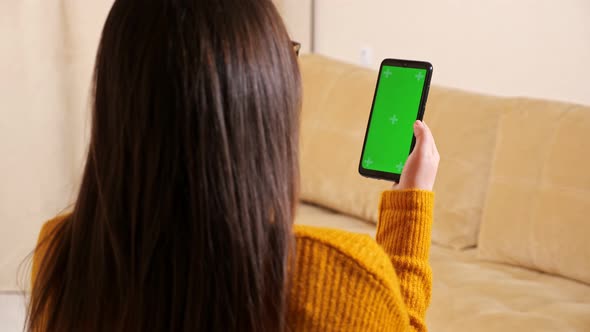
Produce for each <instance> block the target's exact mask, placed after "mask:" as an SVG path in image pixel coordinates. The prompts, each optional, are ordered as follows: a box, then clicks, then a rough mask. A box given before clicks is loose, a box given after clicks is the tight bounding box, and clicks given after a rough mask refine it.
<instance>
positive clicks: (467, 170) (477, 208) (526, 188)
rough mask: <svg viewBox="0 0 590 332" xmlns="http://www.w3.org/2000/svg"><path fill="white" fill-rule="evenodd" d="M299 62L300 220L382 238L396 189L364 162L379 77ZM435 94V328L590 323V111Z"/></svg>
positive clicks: (322, 61)
mask: <svg viewBox="0 0 590 332" xmlns="http://www.w3.org/2000/svg"><path fill="white" fill-rule="evenodd" d="M301 67H302V73H303V82H304V105H303V111H302V124H301V177H302V182H301V194H302V199H303V201H304V203H302V204H301V206H300V208H299V212H298V218H297V223H301V224H311V225H320V226H327V227H334V228H341V229H346V230H349V231H352V232H359V233H368V234H373V235H374V233H375V222H376V209H377V203H378V197H379V192H380V191H382V190H384V189H386V188H387V187H388V186H389V184H388V183H386V182H384V181H378V180H371V179H366V178H363V177H361V176H359V175H358V173H357V167H358V158H359V154H360V150H361V146H362V140H363V135H364V131H365V127H366V123H367V117H368V112H369V108H370V105H371V98H372V96H373V91H374V87H375V78H376V73H375V72H373V71H371V70H367V69H362V68H359V67H356V66H352V65H347V64H343V63H339V62H337V61H334V60H330V59H327V58H324V57H320V56H304V57H302V59H301ZM434 81H436V73H435V80H434ZM430 91H431V92H430V97H429V101H428V105H427V111H426V121H427V122H428V123H429V125H430V127H431V128H432V130H433V132H434V134H435V137H436V139H437V144H438V147H439V150H440V153H441V157H442V160H441V165H440V169H439V178H438V180H437V185H436V188H435V191H436V207H435V220H434V230H433V246H432V250H431V264H432V268H433V273H434V285H433V294H432V295H433V296H432V302H431V306H430V309H429V311H428V314H427V323H428V326H429V328H430V330H431V331H438V332H444V331H453V332H458V331H590V218H589V217H588V212H587V210H588V209H589V208H590V155H588V153H589V152H590V107H583V106H577V105H569V104H564V103H559V102H550V101H539V100H529V99H525V98H499V97H491V96H483V95H477V94H473V93H467V92H461V91H456V90H451V89H446V88H442V87H438V86H433V87H432V88H431V90H430Z"/></svg>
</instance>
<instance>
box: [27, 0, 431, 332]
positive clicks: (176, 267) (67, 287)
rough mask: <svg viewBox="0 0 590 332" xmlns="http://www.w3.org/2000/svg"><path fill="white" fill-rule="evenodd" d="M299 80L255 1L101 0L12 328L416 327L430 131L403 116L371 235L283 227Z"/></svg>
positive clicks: (271, 10) (425, 294) (425, 242)
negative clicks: (405, 136)
mask: <svg viewBox="0 0 590 332" xmlns="http://www.w3.org/2000/svg"><path fill="white" fill-rule="evenodd" d="M300 92H301V87H300V76H299V71H298V65H297V60H296V55H295V53H294V51H293V49H292V44H291V41H290V40H289V37H288V35H287V33H286V30H285V27H284V26H283V23H282V21H281V19H280V17H279V14H278V13H277V11H276V9H275V7H274V6H273V4H272V2H271V1H270V0H208V1H207V0H201V1H199V0H154V1H130V0H117V1H115V3H114V5H113V8H112V9H111V12H110V14H109V16H108V19H107V21H106V24H105V27H104V30H103V34H102V38H101V41H100V46H99V51H98V55H97V58H96V67H95V75H94V103H93V118H92V133H91V140H90V147H89V152H88V159H87V162H86V166H85V170H84V174H83V180H82V185H81V188H80V192H79V194H78V197H77V200H76V204H75V206H74V209H73V212H72V213H71V214H68V215H65V216H60V217H58V218H56V219H54V220H52V221H49V222H48V223H46V224H45V226H44V227H43V229H42V231H41V234H40V238H39V244H38V247H37V249H36V252H35V255H34V262H33V290H32V295H31V301H30V306H29V311H28V329H29V330H32V331H282V330H290V331H373V330H375V331H377V330H380V331H381V330H382V331H405V330H407V329H410V328H413V329H415V330H425V326H424V315H425V310H426V307H427V305H428V302H429V296H430V287H431V274H430V270H429V267H428V263H427V256H428V246H429V241H430V224H431V221H432V200H433V194H432V193H431V192H430V191H429V190H431V189H432V184H433V182H434V178H435V175H436V169H437V165H438V153H437V151H436V147H435V145H434V141H433V138H432V136H431V134H430V131H429V130H428V128H427V127H426V126H425V125H423V124H422V123H419V122H418V123H417V124H416V128H415V132H416V136H417V145H416V149H415V151H414V152H413V153H412V155H411V157H410V160H409V162H408V163H407V166H406V169H405V170H404V172H403V173H404V174H403V177H402V180H401V182H400V184H397V185H395V186H394V189H396V190H392V191H387V192H385V193H384V194H383V197H382V201H381V205H380V223H379V227H378V232H377V242H375V241H373V240H371V239H369V238H368V237H366V236H360V235H355V234H349V233H345V232H341V231H336V230H327V229H317V228H311V227H293V226H292V223H293V218H294V214H295V207H296V204H297V200H298V197H297V183H298V153H297V147H298V121H299V119H298V117H299V107H300V99H301V96H300ZM351 176H352V175H351ZM345 189H346V188H343V190H345ZM420 189H422V190H420ZM377 243H379V244H377Z"/></svg>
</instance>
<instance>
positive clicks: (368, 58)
mask: <svg viewBox="0 0 590 332" xmlns="http://www.w3.org/2000/svg"><path fill="white" fill-rule="evenodd" d="M360 63H361V65H362V66H365V67H370V66H371V65H372V64H373V48H371V47H368V46H364V47H361V54H360Z"/></svg>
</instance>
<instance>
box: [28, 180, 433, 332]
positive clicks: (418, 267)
mask: <svg viewBox="0 0 590 332" xmlns="http://www.w3.org/2000/svg"><path fill="white" fill-rule="evenodd" d="M433 196H434V195H433V193H431V192H427V191H418V190H408V191H386V192H384V193H383V194H382V196H381V203H380V204H379V224H378V227H377V236H376V241H375V240H373V239H372V238H370V237H369V236H367V235H359V234H353V233H348V232H344V231H339V230H333V229H323V228H315V227H310V226H296V227H295V237H296V243H297V255H296V266H295V270H294V275H293V276H292V288H291V292H290V299H289V312H288V316H287V320H288V324H289V329H290V330H291V331H355V332H357V331H426V326H425V324H424V316H425V313H426V308H427V306H428V304H429V302H430V292H431V286H432V273H431V270H430V266H429V265H428V252H429V249H430V234H431V224H432V210H433ZM60 219H62V218H59V219H55V220H52V221H50V222H48V223H46V224H45V225H44V226H43V229H42V230H41V234H40V235H39V238H40V240H41V239H43V238H45V236H46V235H47V234H50V232H51V230H52V229H53V228H54V227H55V226H56V224H57V223H58V222H60V221H61V220H60ZM44 254H45V253H44V252H43V250H37V251H36V252H35V255H34V259H33V271H32V272H33V276H32V277H33V280H34V278H35V275H36V274H37V270H38V266H39V260H40V259H42V257H43V255H44Z"/></svg>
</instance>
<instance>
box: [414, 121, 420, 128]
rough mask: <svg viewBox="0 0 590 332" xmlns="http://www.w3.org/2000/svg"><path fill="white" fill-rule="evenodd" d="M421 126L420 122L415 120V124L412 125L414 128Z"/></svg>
mask: <svg viewBox="0 0 590 332" xmlns="http://www.w3.org/2000/svg"><path fill="white" fill-rule="evenodd" d="M421 125H422V121H420V120H416V122H415V123H414V126H416V127H420V126H421Z"/></svg>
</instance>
